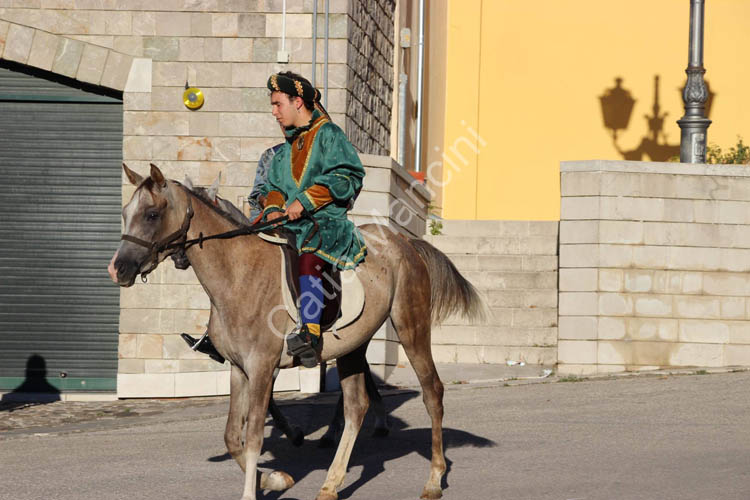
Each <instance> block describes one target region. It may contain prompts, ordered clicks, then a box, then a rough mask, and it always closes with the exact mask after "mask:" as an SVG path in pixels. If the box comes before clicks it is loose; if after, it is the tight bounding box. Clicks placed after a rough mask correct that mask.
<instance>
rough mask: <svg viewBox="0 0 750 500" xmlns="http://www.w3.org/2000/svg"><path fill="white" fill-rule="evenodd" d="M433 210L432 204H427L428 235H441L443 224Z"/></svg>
mask: <svg viewBox="0 0 750 500" xmlns="http://www.w3.org/2000/svg"><path fill="white" fill-rule="evenodd" d="M435 208H436V207H435V205H433V204H432V203H428V204H427V217H428V218H429V219H430V234H431V235H433V236H437V235H439V234H443V223H442V222H440V218H439V216H438V215H437V214H435V213H434V212H433V210H435Z"/></svg>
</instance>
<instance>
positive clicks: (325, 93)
mask: <svg viewBox="0 0 750 500" xmlns="http://www.w3.org/2000/svg"><path fill="white" fill-rule="evenodd" d="M329 7H330V0H326V6H325V18H326V23H325V26H326V28H325V31H326V35H325V40H326V41H325V45H324V46H323V107H324V108H326V109H328V12H329Z"/></svg>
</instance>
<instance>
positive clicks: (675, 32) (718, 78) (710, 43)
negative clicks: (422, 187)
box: [426, 0, 750, 220]
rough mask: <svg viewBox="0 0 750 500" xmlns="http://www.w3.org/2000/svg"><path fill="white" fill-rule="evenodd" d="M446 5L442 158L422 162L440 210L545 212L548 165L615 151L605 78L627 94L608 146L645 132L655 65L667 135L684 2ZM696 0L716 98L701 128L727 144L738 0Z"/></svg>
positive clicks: (749, 127)
mask: <svg viewBox="0 0 750 500" xmlns="http://www.w3.org/2000/svg"><path fill="white" fill-rule="evenodd" d="M446 3H447V5H446V8H447V12H448V26H447V51H446V65H447V74H446V75H445V80H444V81H445V83H444V85H445V92H446V101H445V132H444V138H443V144H437V145H436V144H428V145H427V146H426V147H430V148H433V149H434V148H435V147H438V148H441V149H442V152H443V155H444V156H443V161H442V162H433V163H432V164H430V165H426V167H427V168H428V169H430V168H431V171H428V172H427V174H428V179H429V178H430V177H432V180H433V181H435V183H434V184H433V185H435V186H436V185H437V184H439V183H440V182H441V181H440V179H442V183H443V184H444V187H443V207H442V215H443V217H445V218H447V219H521V220H523V219H526V220H555V219H558V218H559V207H560V198H559V162H560V161H564V160H587V159H623V156H622V155H621V154H620V153H618V151H617V149H616V148H615V146H614V144H613V141H612V136H611V133H610V131H608V130H607V129H606V128H604V125H603V120H602V112H601V107H600V103H599V96H601V95H603V94H604V92H605V90H606V89H609V88H611V87H613V86H614V79H615V78H616V77H621V78H623V87H624V88H626V89H628V90H629V91H630V92H631V95H632V96H633V98H635V99H636V104H635V107H634V109H633V113H632V115H631V118H630V123H629V127H628V129H627V130H626V131H624V132H623V131H621V132H620V133H619V136H618V144H619V146H620V148H621V149H622V150H633V149H636V148H637V146H638V145H639V143H640V142H641V139H642V138H643V137H644V136H647V135H648V133H649V131H648V126H647V122H646V120H645V119H644V115H646V114H650V113H651V112H652V107H653V103H654V76H655V75H660V86H659V87H660V88H659V91H660V96H659V97H660V105H661V112H662V113H665V112H666V113H668V114H667V116H666V118H665V122H664V128H663V131H664V133H665V134H666V142H667V143H668V144H670V145H679V138H680V129H679V127H678V126H677V124H676V123H675V122H676V120H677V119H679V118H680V117H681V116H682V115H683V113H684V111H683V108H682V101H681V97H680V93H679V89H681V88H682V87H683V85H684V81H685V73H684V70H685V67H686V65H687V57H688V56H687V44H688V26H689V24H688V23H689V2H688V0H658V1H654V0H630V1H628V2H615V1H602V0H571V1H564V2H561V1H559V0H536V1H520V0H446ZM706 3H707V5H706V26H705V52H704V60H705V62H704V64H705V67H706V70H707V72H706V79H707V80H708V81H709V83H710V85H711V90H712V91H713V92H715V94H716V96H715V98H714V103H713V109H712V111H711V116H710V118H711V119H712V120H713V122H714V123H713V124H712V125H711V127H710V128H709V130H708V138H709V142H710V143H717V144H719V145H721V146H722V147H724V148H727V147H728V146H730V145H733V144H735V142H736V136H737V135H738V134H739V135H742V136H743V137H744V138H745V139H746V140H750V120H748V113H749V112H750V90H748V89H750V64H748V63H747V56H746V55H747V52H748V50H749V49H750V30H748V29H747V27H748V21H749V20H750V1H747V0H711V1H709V2H706ZM436 80H438V78H437V77H436V75H429V76H428V78H427V82H428V85H429V84H431V83H430V82H436ZM440 84H442V82H440ZM472 131H473V132H476V133H478V135H477V134H475V133H472ZM662 142H663V140H662ZM643 160H644V161H650V158H648V157H646V156H644V157H643ZM451 165H452V166H451ZM430 174H431V175H430ZM436 188H437V187H436Z"/></svg>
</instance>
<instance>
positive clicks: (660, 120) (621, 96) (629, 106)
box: [599, 75, 714, 161]
mask: <svg viewBox="0 0 750 500" xmlns="http://www.w3.org/2000/svg"><path fill="white" fill-rule="evenodd" d="M622 81H623V79H622V78H620V77H617V78H615V86H614V87H613V88H611V89H607V90H605V92H604V95H602V96H600V97H599V102H600V103H601V106H602V117H603V119H604V127H605V128H607V129H608V130H609V131H610V133H611V134H612V142H613V144H614V146H615V149H616V150H617V152H618V153H620V155H621V156H622V157H623V158H624V159H626V160H633V161H641V160H643V157H644V156H647V157H648V159H649V160H650V161H667V160H669V159H670V158H673V157H675V156H676V157H678V158H679V156H680V145H679V144H675V145H672V144H669V141H668V138H667V134H666V133H665V132H664V119H665V118H666V117H667V115H668V114H669V113H667V112H664V113H662V112H661V106H660V105H659V75H654V104H653V106H652V108H651V109H652V114H650V115H644V118H645V119H646V123H647V125H648V133H647V134H646V135H645V136H644V137H643V138H642V139H641V142H640V144H639V145H638V147H636V148H635V149H632V150H624V149H622V148H621V147H620V145H619V144H618V142H617V134H618V131H624V130H626V129H627V128H628V124H629V123H630V115H631V114H632V112H633V107H634V106H635V103H636V99H633V97H632V96H631V95H630V91H628V90H627V89H625V88H624V87H623V86H622ZM706 87H707V88H708V100H707V101H706V116H707V117H708V116H710V112H711V103H712V101H713V98H714V93H713V92H711V88H710V86H709V85H708V82H706ZM679 92H680V100H682V89H679Z"/></svg>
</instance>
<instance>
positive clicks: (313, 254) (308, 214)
mask: <svg viewBox="0 0 750 500" xmlns="http://www.w3.org/2000/svg"><path fill="white" fill-rule="evenodd" d="M267 85H268V89H269V90H270V91H271V112H272V114H273V116H274V118H276V120H277V121H278V122H279V124H280V125H281V126H282V127H283V128H284V135H285V136H286V143H284V145H283V146H282V147H281V149H279V150H278V151H277V152H276V154H275V155H274V157H273V161H272V163H271V166H270V168H269V170H268V178H267V182H266V184H265V185H264V186H263V188H262V189H261V193H262V195H263V196H265V197H266V202H265V208H264V210H263V216H264V219H265V220H268V221H273V220H276V219H278V218H281V217H282V216H284V215H286V216H288V217H289V222H287V223H286V224H285V225H284V227H286V228H287V229H289V230H291V231H292V232H293V233H294V235H295V237H296V240H297V241H296V243H297V248H298V251H299V253H300V258H299V266H300V273H299V274H300V283H299V284H300V292H301V295H300V320H301V324H302V326H301V327H300V328H299V329H296V330H295V331H293V332H292V333H290V334H289V335H288V336H287V346H288V348H289V354H291V355H294V356H299V357H300V361H301V362H302V364H303V365H304V366H306V367H313V366H315V365H316V364H317V354H316V348H317V347H318V344H319V342H320V333H321V332H320V317H321V314H322V312H323V288H322V279H323V276H324V273H325V272H326V269H330V268H331V267H330V266H336V267H337V268H338V269H352V268H354V267H356V266H357V265H358V264H359V263H360V262H362V261H363V260H364V258H365V255H366V253H367V250H366V246H365V242H364V239H363V238H362V235H361V234H360V232H359V230H357V228H356V227H355V226H354V224H353V223H352V222H351V221H350V220H349V219H347V216H346V213H347V210H348V209H349V208H350V207H351V204H352V203H353V200H354V198H356V196H357V195H358V194H359V191H360V189H362V180H363V179H364V176H365V170H364V168H363V167H362V162H361V161H360V160H359V156H358V155H357V152H356V150H355V149H354V146H352V144H351V143H350V142H349V140H348V139H347V138H346V135H345V134H344V132H343V131H342V130H341V129H340V128H339V127H338V126H336V125H335V124H333V123H332V122H331V121H330V119H329V118H328V115H327V113H326V112H325V110H324V109H323V108H322V106H321V105H320V92H319V91H318V90H317V89H315V88H314V87H313V86H312V85H311V84H310V82H308V81H307V80H306V79H305V78H303V77H301V76H300V75H297V74H295V73H292V72H283V73H277V74H274V75H271V77H270V78H269V79H268V84H267ZM316 225H317V229H316Z"/></svg>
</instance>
